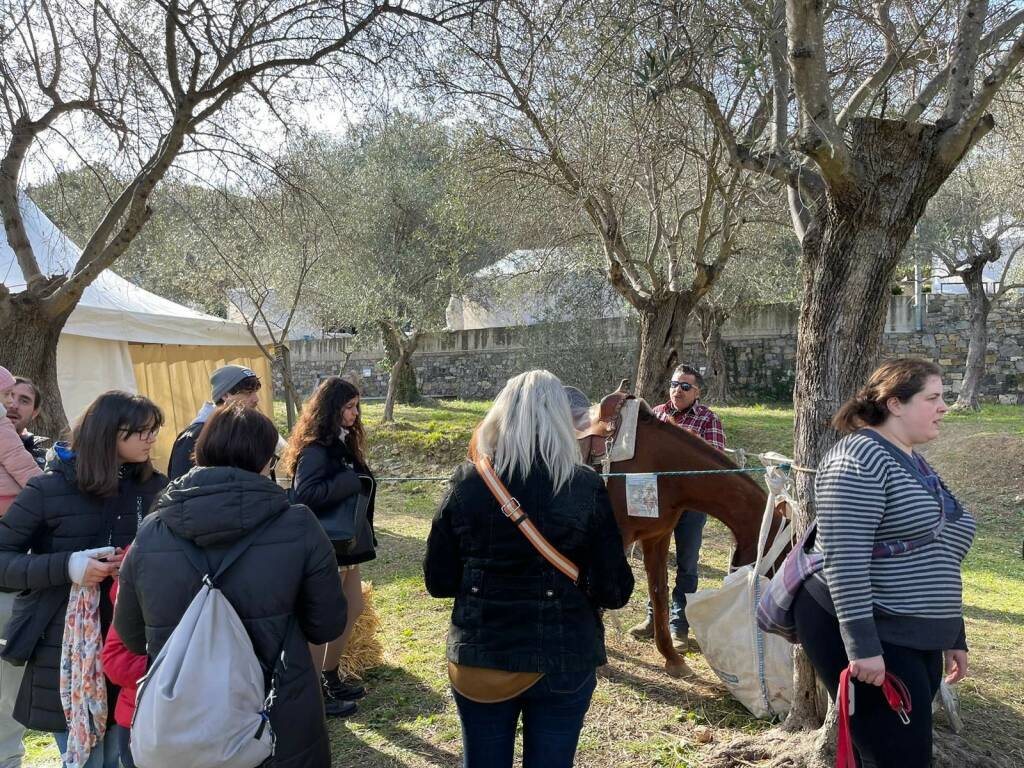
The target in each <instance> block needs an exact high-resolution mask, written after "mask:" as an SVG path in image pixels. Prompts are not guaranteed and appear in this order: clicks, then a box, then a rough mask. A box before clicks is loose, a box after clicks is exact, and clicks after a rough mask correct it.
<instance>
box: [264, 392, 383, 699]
mask: <svg viewBox="0 0 1024 768" xmlns="http://www.w3.org/2000/svg"><path fill="white" fill-rule="evenodd" d="M282 462H283V464H282V466H283V467H284V470H285V472H286V473H288V474H289V475H291V476H292V479H293V489H294V499H295V501H296V503H298V504H305V505H306V506H307V507H309V508H310V509H312V510H313V512H314V514H317V515H322V514H326V513H328V512H329V511H331V510H332V509H333V508H335V507H337V505H339V504H342V503H344V502H345V501H346V500H348V499H350V498H351V497H352V496H353V495H354V494H357V493H360V491H361V490H362V489H363V482H362V481H361V480H360V478H359V476H360V475H363V476H365V477H370V478H372V477H373V474H372V473H371V472H370V467H369V463H368V461H367V455H366V434H365V432H364V430H363V421H362V418H361V415H360V409H359V390H358V389H356V387H355V385H353V384H351V383H349V382H347V381H345V380H344V379H342V378H340V377H338V376H331V377H330V378H328V379H325V380H324V381H323V382H322V383H321V384H320V386H319V387H317V389H316V391H315V392H314V393H313V396H312V397H310V399H309V402H308V403H306V407H305V408H304V409H303V411H302V416H301V417H300V418H299V422H298V424H296V425H295V429H294V430H293V431H292V434H291V438H290V439H289V441H288V449H287V450H286V451H285V453H284V457H283V459H282ZM373 504H374V494H373V492H372V491H371V495H370V499H369V507H368V509H367V514H366V522H365V528H364V529H363V530H361V531H357V532H356V537H355V543H354V545H352V546H351V548H350V547H349V545H348V544H347V543H346V544H345V545H342V544H341V543H340V542H338V543H336V545H335V557H336V559H337V562H338V570H339V572H340V577H341V583H342V587H343V589H344V590H345V599H346V600H347V601H348V621H347V623H346V624H345V631H344V632H342V634H341V636H340V637H338V638H336V639H335V640H332V641H331V642H330V643H328V644H327V645H325V646H321V647H318V648H313V649H312V652H313V660H314V662H316V664H317V665H318V666H319V667H320V669H321V670H322V679H321V683H322V689H323V696H324V708H325V709H326V711H327V715H328V717H348V716H349V715H351V714H353V713H354V712H355V711H356V703H355V702H356V700H358V699H361V698H362V697H363V696H365V695H366V689H365V688H364V687H363V686H362V685H359V684H358V683H356V682H348V681H345V680H342V679H341V678H340V676H339V674H338V666H339V663H340V661H341V654H342V652H343V651H344V650H345V645H346V644H347V643H348V639H349V637H350V636H351V634H352V628H353V627H354V626H355V622H356V619H358V618H359V614H360V613H362V611H363V586H362V577H361V576H360V573H359V566H360V564H361V563H365V562H368V561H370V560H373V559H374V558H375V557H376V556H377V554H376V550H375V546H376V544H377V541H376V538H375V537H374V534H373Z"/></svg>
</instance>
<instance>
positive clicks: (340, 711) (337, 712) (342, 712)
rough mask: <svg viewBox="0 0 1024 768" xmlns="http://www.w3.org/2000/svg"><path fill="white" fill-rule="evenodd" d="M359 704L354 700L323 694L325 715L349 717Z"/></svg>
mask: <svg viewBox="0 0 1024 768" xmlns="http://www.w3.org/2000/svg"><path fill="white" fill-rule="evenodd" d="M358 709H359V705H358V704H356V703H355V702H354V701H342V700H341V699H331V698H328V697H327V696H324V714H325V715H327V717H349V716H350V715H354V714H355V713H356V711H357V710H358Z"/></svg>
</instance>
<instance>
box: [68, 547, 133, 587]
mask: <svg viewBox="0 0 1024 768" xmlns="http://www.w3.org/2000/svg"><path fill="white" fill-rule="evenodd" d="M113 557H118V555H111V558H113ZM119 557H121V558H122V559H123V558H124V555H120V556H119ZM120 565H121V561H120V560H118V561H117V562H116V563H112V562H111V563H105V562H103V561H102V560H96V559H95V558H92V557H90V558H89V560H88V561H87V562H86V564H85V573H84V574H83V576H82V580H81V581H80V582H78V583H79V584H80V585H81V586H83V587H95V586H96V585H97V584H99V583H100V582H101V581H103V580H104V579H106V578H107V577H109V576H116V575H117V569H118V567H119V566H120Z"/></svg>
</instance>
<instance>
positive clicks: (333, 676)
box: [320, 669, 366, 701]
mask: <svg viewBox="0 0 1024 768" xmlns="http://www.w3.org/2000/svg"><path fill="white" fill-rule="evenodd" d="M320 686H321V687H322V688H323V691H324V697H325V699H326V698H328V697H329V698H332V699H337V700H338V701H356V700H358V699H361V698H363V697H364V696H365V695H366V688H365V687H363V686H361V685H357V684H351V683H346V682H345V681H344V680H342V679H341V678H340V677H338V670H337V669H333V670H330V671H328V672H323V673H321V675H320Z"/></svg>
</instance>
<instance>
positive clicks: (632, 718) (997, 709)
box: [330, 403, 1024, 768]
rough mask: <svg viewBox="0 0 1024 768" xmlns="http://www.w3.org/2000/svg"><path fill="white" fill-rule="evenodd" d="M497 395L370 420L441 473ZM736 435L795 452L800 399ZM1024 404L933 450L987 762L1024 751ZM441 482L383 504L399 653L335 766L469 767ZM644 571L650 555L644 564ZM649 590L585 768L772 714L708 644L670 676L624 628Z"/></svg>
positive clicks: (713, 546) (675, 756) (346, 734)
mask: <svg viewBox="0 0 1024 768" xmlns="http://www.w3.org/2000/svg"><path fill="white" fill-rule="evenodd" d="M485 406H486V404H480V403H442V404H438V405H437V406H436V407H430V408H405V407H402V408H400V409H399V412H398V419H399V421H398V424H397V425H395V426H391V427H387V428H383V429H382V428H380V427H379V426H375V425H376V424H377V422H379V418H380V408H379V406H376V405H370V406H368V407H367V409H366V419H367V422H368V424H369V425H370V435H371V446H372V451H373V453H374V456H375V457H379V459H378V461H383V462H385V463H386V464H388V465H390V463H391V462H392V461H393V460H394V459H396V458H397V459H399V464H400V466H401V468H402V472H401V474H405V475H408V474H414V473H421V472H428V471H429V472H431V473H433V472H435V471H436V470H437V469H438V467H440V466H442V465H443V463H444V460H445V459H447V460H448V461H450V462H451V464H454V463H456V462H457V461H459V460H460V459H461V455H462V453H463V452H464V446H465V441H466V440H467V439H468V437H469V434H470V432H471V431H472V427H473V426H474V424H475V423H476V420H477V419H479V417H480V416H481V415H482V414H483V412H484V410H485ZM719 412H720V414H721V416H722V420H723V423H724V426H725V430H726V433H727V434H728V435H729V440H730V444H731V445H734V446H742V447H744V448H745V449H747V450H748V451H750V452H757V451H764V450H776V451H779V452H781V453H790V452H791V450H792V411H791V410H789V409H786V408H780V407H769V406H753V407H737V408H722V409H719ZM1022 423H1024V410H1022V409H1020V408H1013V407H992V408H986V409H985V410H983V412H982V413H981V414H958V415H951V416H950V417H949V422H948V425H947V427H946V429H945V432H944V436H943V438H942V439H941V440H939V441H938V442H937V443H936V444H935V445H933V446H930V450H929V456H930V458H931V459H932V461H933V462H934V463H935V464H936V465H937V467H938V468H939V471H940V472H941V473H942V474H943V476H944V477H946V478H947V479H948V481H949V483H950V485H951V486H952V487H953V488H954V490H955V491H956V492H957V493H958V494H959V495H961V497H962V498H963V500H964V501H965V503H967V504H968V505H969V506H970V507H971V509H972V511H974V513H975V514H976V515H977V517H978V519H979V535H978V539H977V542H976V544H975V546H974V548H973V549H972V551H971V554H970V556H969V558H968V560H967V562H966V564H965V567H964V589H965V603H966V614H967V626H968V637H969V641H970V643H971V647H972V655H971V661H972V665H973V672H972V676H971V677H970V678H968V680H967V681H965V682H964V683H963V684H962V685H961V687H960V690H961V694H962V697H963V708H964V716H965V719H966V721H967V730H966V733H965V738H966V740H967V741H968V742H969V743H970V744H971V746H972V747H973V748H974V750H975V752H976V754H977V755H978V762H977V763H976V765H979V766H982V765H995V764H997V763H993V762H991V761H990V760H989V759H988V758H986V757H985V755H986V754H996V755H1003V756H1004V758H1005V759H1007V760H1009V762H1008V763H1006V764H1007V765H1017V764H1021V763H1024V737H1022V733H1024V696H1022V692H1021V686H1020V684H1019V677H1018V676H1017V671H1016V670H1017V663H1018V661H1017V659H1018V656H1019V650H1018V649H1019V648H1020V646H1021V644H1022V643H1024V605H1022V603H1024V566H1022V561H1021V559H1020V544H1021V537H1022V536H1024V507H1022V505H1021V504H1020V503H1019V502H1018V503H1015V502H1013V501H1012V500H1013V499H1014V498H1015V497H1016V496H1017V495H1018V494H1024V468H1022V466H1021V458H1020V457H1021V456H1024V432H1022V429H1021V426H1022ZM441 492H442V489H441V487H440V486H439V485H438V484H431V483H409V484H403V485H402V486H400V487H398V486H390V487H385V488H384V490H383V491H382V494H381V501H380V506H379V509H380V510H381V511H380V513H379V520H380V523H379V525H380V528H381V531H382V534H383V536H382V539H381V543H382V548H381V556H380V558H379V559H378V560H377V561H376V562H375V563H373V564H371V565H370V566H369V567H367V568H366V570H365V575H366V576H365V577H366V578H369V579H372V580H373V581H374V585H375V588H376V594H377V610H378V612H379V613H380V614H381V619H382V624H383V626H384V627H385V630H384V635H385V646H386V648H387V659H388V661H387V665H386V666H385V667H383V668H382V669H380V670H374V671H372V672H370V673H369V674H368V684H369V686H370V688H371V689H372V690H373V693H372V694H371V697H370V698H369V699H367V700H366V702H365V703H364V704H363V706H362V708H361V711H360V713H359V714H358V715H357V716H356V717H355V718H354V719H353V720H351V721H349V722H345V723H331V725H330V728H331V735H332V741H333V744H334V757H335V762H334V764H335V765H348V764H350V763H353V762H358V763H359V764H360V765H363V766H367V768H377V767H378V766H379V767H381V768H383V767H384V766H410V767H415V768H421V767H425V766H456V765H458V764H459V753H460V747H459V723H458V718H457V715H456V713H455V709H454V706H453V704H452V702H451V699H450V696H449V694H448V686H447V677H446V674H445V666H444V639H445V632H446V630H447V622H448V613H449V611H450V601H438V600H432V599H431V598H430V597H429V596H427V594H426V592H425V591H424V589H423V585H422V578H421V575H420V560H421V558H422V554H423V541H424V538H425V536H426V533H427V531H428V529H429V521H430V517H431V515H432V514H433V512H434V509H435V507H436V504H437V501H438V499H439V497H440V494H441ZM705 541H706V543H705V547H704V550H703V554H702V567H701V568H702V586H704V587H709V586H714V585H716V584H719V583H720V582H721V578H722V576H723V575H724V573H725V570H726V568H727V565H728V558H729V544H730V541H729V537H728V534H727V533H726V531H725V530H724V529H723V528H722V527H721V526H720V525H718V524H717V523H715V522H714V521H712V522H711V523H710V524H709V526H708V529H707V533H706V540H705ZM634 567H635V571H636V575H637V577H638V583H642V564H641V563H640V562H639V561H636V562H634ZM645 599H646V592H645V590H644V589H643V588H642V587H640V588H638V590H637V592H636V593H635V594H634V597H633V599H632V600H631V601H630V604H629V606H628V607H626V608H625V609H623V610H622V611H619V612H615V613H613V614H610V615H609V617H608V621H607V623H608V625H609V632H608V649H609V657H610V664H609V665H608V667H606V668H604V669H603V670H602V671H601V675H600V680H599V685H598V689H597V692H596V693H595V696H594V703H593V706H592V708H591V712H590V714H589V715H588V718H587V723H586V726H585V728H584V731H583V734H582V736H581V739H580V756H579V760H578V764H579V765H581V766H588V768H589V767H591V766H593V767H594V768H604V767H606V766H607V767H610V766H616V767H623V768H624V767H626V766H637V767H639V766H666V767H672V768H689V767H690V766H698V765H700V764H701V755H702V749H703V747H702V746H701V745H699V744H698V743H697V738H696V735H695V734H696V733H697V730H698V727H699V726H706V727H708V728H710V731H711V734H712V738H713V741H714V742H720V741H724V740H728V739H730V738H732V737H733V736H736V735H738V734H740V733H743V732H753V731H758V730H761V729H764V728H767V727H768V726H769V724H768V723H765V722H760V721H756V720H754V719H753V718H751V717H750V716H749V715H748V714H747V713H746V711H745V710H744V709H743V708H742V707H741V706H739V705H738V704H736V703H735V702H734V701H732V700H731V699H729V698H728V697H727V696H726V695H725V694H724V692H723V689H722V687H721V686H720V685H719V683H718V682H717V679H716V678H715V676H714V675H713V673H712V672H711V670H710V669H709V668H708V667H707V665H706V664H705V663H704V661H703V658H702V657H701V656H700V655H694V654H691V655H690V656H689V657H688V661H689V663H690V665H691V666H692V667H693V668H694V670H695V671H696V673H697V674H696V677H695V678H694V679H693V680H684V681H676V680H671V679H669V678H668V677H667V676H665V675H664V673H663V672H662V669H661V659H660V657H659V656H658V655H657V653H656V652H655V651H654V649H653V647H652V646H651V645H650V644H646V643H639V642H636V641H634V640H632V639H631V638H630V637H629V636H628V635H626V634H625V633H624V632H621V631H619V630H618V629H616V625H617V626H618V627H620V628H625V627H628V626H630V625H631V624H632V623H633V622H635V621H637V620H639V619H640V618H641V617H642V615H643V610H644V607H643V606H644V601H645Z"/></svg>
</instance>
